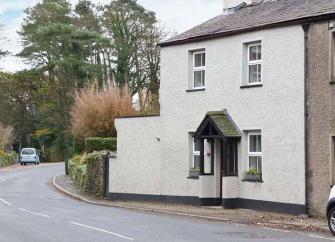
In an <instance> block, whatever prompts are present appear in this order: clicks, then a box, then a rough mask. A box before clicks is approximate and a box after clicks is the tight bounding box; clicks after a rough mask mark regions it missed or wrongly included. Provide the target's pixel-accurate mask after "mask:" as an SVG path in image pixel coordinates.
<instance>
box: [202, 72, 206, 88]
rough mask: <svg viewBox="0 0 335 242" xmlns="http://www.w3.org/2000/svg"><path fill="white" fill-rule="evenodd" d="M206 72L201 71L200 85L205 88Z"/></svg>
mask: <svg viewBox="0 0 335 242" xmlns="http://www.w3.org/2000/svg"><path fill="white" fill-rule="evenodd" d="M205 78H206V71H201V84H202V86H203V87H204V86H205Z"/></svg>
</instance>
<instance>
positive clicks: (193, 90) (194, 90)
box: [186, 88, 206, 92]
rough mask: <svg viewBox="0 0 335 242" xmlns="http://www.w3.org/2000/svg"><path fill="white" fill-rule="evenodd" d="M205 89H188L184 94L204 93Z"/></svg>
mask: <svg viewBox="0 0 335 242" xmlns="http://www.w3.org/2000/svg"><path fill="white" fill-rule="evenodd" d="M205 90H206V88H197V89H189V90H186V92H201V91H205Z"/></svg>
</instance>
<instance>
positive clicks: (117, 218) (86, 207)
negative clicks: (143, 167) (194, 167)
mask: <svg viewBox="0 0 335 242" xmlns="http://www.w3.org/2000/svg"><path fill="white" fill-rule="evenodd" d="M63 168H64V164H41V165H40V166H24V167H21V166H14V167H11V168H6V169H0V242H25V241H27V242H42V241H43V242H86V241H87V242H100V241H122V242H126V241H155V242H156V241H167V242H172V241H178V242H179V241H180V242H181V241H192V242H193V241H199V242H205V241H227V242H231V241H232V242H235V241H236V242H244V241H257V242H258V241H274V242H276V241H280V242H282V241H287V242H298V241H299V242H312V241H313V242H314V241H316V242H318V241H327V240H328V241H332V240H334V238H333V237H331V236H330V235H328V234H307V233H306V234H303V233H298V232H287V231H286V232H285V231H275V230H270V229H265V228H261V227H257V226H247V225H239V224H228V223H217V222H208V221H205V220H198V219H190V218H184V217H178V216H168V215H160V214H154V213H145V212H139V211H133V210H127V209H119V208H109V207H101V206H96V205H90V204H86V203H83V202H80V201H77V200H73V199H71V198H69V197H66V196H64V195H63V194H61V193H59V192H57V191H56V190H55V189H54V188H53V187H52V185H51V179H52V177H53V176H55V175H60V174H62V173H63Z"/></svg>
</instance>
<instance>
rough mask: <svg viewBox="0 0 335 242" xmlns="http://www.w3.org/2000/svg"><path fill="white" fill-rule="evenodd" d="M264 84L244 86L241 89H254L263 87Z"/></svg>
mask: <svg viewBox="0 0 335 242" xmlns="http://www.w3.org/2000/svg"><path fill="white" fill-rule="evenodd" d="M262 86H263V84H262V83H260V84H255V85H244V86H240V88H241V89H245V88H253V87H262Z"/></svg>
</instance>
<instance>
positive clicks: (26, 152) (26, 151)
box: [21, 149, 35, 155]
mask: <svg viewBox="0 0 335 242" xmlns="http://www.w3.org/2000/svg"><path fill="white" fill-rule="evenodd" d="M21 154H22V155H35V150H34V149H23V150H22V152H21Z"/></svg>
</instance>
